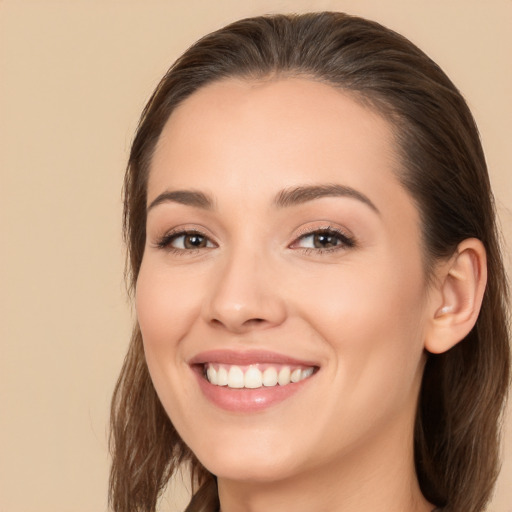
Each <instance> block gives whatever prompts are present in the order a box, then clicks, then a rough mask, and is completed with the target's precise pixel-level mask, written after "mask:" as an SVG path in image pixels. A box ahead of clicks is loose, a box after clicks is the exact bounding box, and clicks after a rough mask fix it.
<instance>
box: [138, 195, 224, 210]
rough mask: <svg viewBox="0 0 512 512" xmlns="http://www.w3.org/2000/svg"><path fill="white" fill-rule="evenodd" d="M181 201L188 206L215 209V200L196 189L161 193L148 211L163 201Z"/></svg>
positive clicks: (180, 202)
mask: <svg viewBox="0 0 512 512" xmlns="http://www.w3.org/2000/svg"><path fill="white" fill-rule="evenodd" d="M167 202H172V203H179V204H184V205H186V206H195V207H196V208H202V209H203V210H213V207H214V201H213V199H212V198H211V197H209V196H207V195H206V194H204V193H203V192H199V191H196V190H174V191H167V192H164V193H162V194H160V195H159V196H158V197H157V198H156V199H154V200H153V201H152V202H151V204H150V205H149V206H148V208H147V212H149V210H151V209H152V208H154V207H155V206H157V205H159V204H162V203H167Z"/></svg>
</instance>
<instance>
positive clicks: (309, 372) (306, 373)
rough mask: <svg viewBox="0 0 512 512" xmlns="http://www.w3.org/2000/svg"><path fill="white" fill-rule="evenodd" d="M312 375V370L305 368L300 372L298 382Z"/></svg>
mask: <svg viewBox="0 0 512 512" xmlns="http://www.w3.org/2000/svg"><path fill="white" fill-rule="evenodd" d="M311 375H313V368H311V367H310V368H306V369H305V370H302V373H301V376H300V380H304V379H307V378H308V377H311Z"/></svg>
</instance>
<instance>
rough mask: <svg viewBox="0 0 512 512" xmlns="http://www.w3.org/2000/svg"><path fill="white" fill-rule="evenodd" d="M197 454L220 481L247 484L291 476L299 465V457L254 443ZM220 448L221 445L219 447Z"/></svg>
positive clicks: (273, 480)
mask: <svg viewBox="0 0 512 512" xmlns="http://www.w3.org/2000/svg"><path fill="white" fill-rule="evenodd" d="M247 443H250V441H246V445H245V446H230V447H227V448H225V449H221V450H219V449H215V450H211V451H208V453H197V454H196V456H197V457H198V459H199V460H200V462H201V463H202V464H203V466H205V467H206V469H208V471H210V472H211V473H213V474H214V475H215V476H217V477H218V478H223V479H226V480H237V481H247V482H249V481H250V482H261V483H265V482H275V481H277V480H282V479H286V478H287V477H289V476H291V475H292V474H293V473H294V472H295V471H296V469H297V468H298V466H300V464H299V461H298V460H297V456H296V454H295V457H292V456H291V455H292V454H290V453H288V452H283V451H282V450H276V449H274V448H273V447H271V446H267V447H265V446H262V445H261V442H260V443H257V444H256V443H255V444H253V445H252V446H247ZM217 446H219V445H217Z"/></svg>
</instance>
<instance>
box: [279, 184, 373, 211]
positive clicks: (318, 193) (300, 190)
mask: <svg viewBox="0 0 512 512" xmlns="http://www.w3.org/2000/svg"><path fill="white" fill-rule="evenodd" d="M323 197H350V198H352V199H357V200H358V201H361V202H362V203H364V204H365V205H367V206H369V207H370V208H371V209H372V210H373V211H374V212H375V213H377V214H379V215H380V212H379V209H378V208H377V207H376V206H375V205H374V204H373V203H372V201H370V199H369V198H368V197H367V196H365V195H364V194H363V193H362V192H359V191H358V190H356V189H355V188H352V187H347V186H345V185H338V184H335V183H327V184H321V185H307V186H299V187H292V188H287V189H285V190H282V191H281V192H279V194H277V196H276V198H275V200H274V204H275V206H277V207H278V208H286V207H289V206H295V205H297V204H302V203H307V202H308V201H313V200H315V199H321V198H323Z"/></svg>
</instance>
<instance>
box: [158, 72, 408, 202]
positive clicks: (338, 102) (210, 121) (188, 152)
mask: <svg viewBox="0 0 512 512" xmlns="http://www.w3.org/2000/svg"><path fill="white" fill-rule="evenodd" d="M399 168H400V166H399V159H398V157H397V152H396V151H395V143H394V137H393V129H392V126H391V125H390V124H389V123H388V122H387V121H386V120H385V119H383V117H382V116H381V115H380V114H379V113H377V112H376V111H374V110H372V109H370V108H369V107H367V106H364V105H362V104H361V103H360V102H358V101H356V100H355V99H354V97H353V96H352V95H350V94H348V93H346V92H344V91H340V90H338V89H335V88H334V87H332V86H330V85H328V84H325V83H322V82H317V81H313V80H308V79H303V78H286V79H275V80H266V81H248V80H241V79H240V80H238V79H229V80H224V81H219V82H214V83H212V84H210V85H208V86H205V87H203V88H201V89H199V90H198V91H196V92H195V93H194V94H193V95H191V96H190V97H189V98H187V99H186V100H185V101H184V102H183V103H182V104H181V105H180V106H179V107H177V108H176V110H175V111H174V112H173V113H172V115H171V116H170V118H169V120H168V122H167V123H166V125H165V127H164V130H163V131H162V134H161V136H160V138H159V141H158V144H157V147H156V150H155V152H154V156H153V160H152V164H151V168H150V177H149V183H148V202H150V200H151V197H152V196H153V197H154V196H155V195H157V194H159V193H161V192H162V191H163V190H164V189H168V188H176V189H180V188H191V187H193V188H197V187H200V188H203V189H206V191H207V192H212V194H213V195H216V193H217V192H219V193H222V192H229V191H231V192H246V193H248V194H249V193H250V191H251V190H254V188H255V186H256V185H258V187H259V191H258V193H259V194H260V195H261V194H265V192H267V191H268V192H269V193H271V192H272V191H274V190H275V189H277V188H283V187H286V186H293V185H296V184H304V183H316V182H329V183H340V184H343V185H346V186H350V187H354V188H361V189H364V193H365V194H367V195H375V196H376V199H377V202H378V201H379V199H378V197H377V196H379V195H383V194H382V193H383V192H386V191H387V192H389V193H391V194H401V195H405V196H408V194H407V192H406V191H405V190H404V189H403V188H402V186H401V185H400V183H399V181H398V179H397V178H396V174H397V171H398V169H399ZM248 197H249V196H248ZM383 200H384V201H385V200H387V199H386V198H383Z"/></svg>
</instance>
